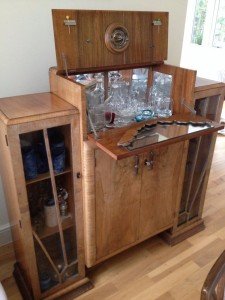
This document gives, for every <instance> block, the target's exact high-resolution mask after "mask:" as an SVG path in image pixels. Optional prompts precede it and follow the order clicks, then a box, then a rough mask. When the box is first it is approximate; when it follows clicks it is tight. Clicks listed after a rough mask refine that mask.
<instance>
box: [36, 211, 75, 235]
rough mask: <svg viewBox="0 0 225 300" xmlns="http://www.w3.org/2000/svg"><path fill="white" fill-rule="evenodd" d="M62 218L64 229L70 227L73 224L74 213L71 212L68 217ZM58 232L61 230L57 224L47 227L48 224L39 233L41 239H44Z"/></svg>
mask: <svg viewBox="0 0 225 300" xmlns="http://www.w3.org/2000/svg"><path fill="white" fill-rule="evenodd" d="M61 220H62V229H63V230H65V229H68V228H70V227H72V226H73V219H72V215H71V214H69V215H68V216H66V217H61ZM33 230H34V229H33ZM34 231H35V230H34ZM57 232H59V228H58V225H57V226H55V227H47V226H45V227H44V229H43V230H42V231H41V232H40V233H38V236H39V238H40V239H44V238H46V237H48V236H50V235H53V234H55V233H57Z"/></svg>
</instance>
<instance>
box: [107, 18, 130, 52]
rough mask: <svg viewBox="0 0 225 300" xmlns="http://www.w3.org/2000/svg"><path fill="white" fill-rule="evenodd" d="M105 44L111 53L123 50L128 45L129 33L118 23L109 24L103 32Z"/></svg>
mask: <svg viewBox="0 0 225 300" xmlns="http://www.w3.org/2000/svg"><path fill="white" fill-rule="evenodd" d="M105 44H106V47H107V48H108V49H109V51H111V52H113V53H121V52H123V51H125V50H126V49H127V47H128V46H129V33H128V30H127V29H126V27H124V26H123V25H121V24H118V23H113V24H111V25H109V26H108V28H107V29H106V32H105Z"/></svg>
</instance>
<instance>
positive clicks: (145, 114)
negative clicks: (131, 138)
mask: <svg viewBox="0 0 225 300" xmlns="http://www.w3.org/2000/svg"><path fill="white" fill-rule="evenodd" d="M153 117H154V112H153V111H152V110H151V109H144V110H142V112H141V114H139V115H137V116H136V117H135V120H136V122H141V121H144V120H149V119H153Z"/></svg>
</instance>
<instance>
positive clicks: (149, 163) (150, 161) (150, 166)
mask: <svg viewBox="0 0 225 300" xmlns="http://www.w3.org/2000/svg"><path fill="white" fill-rule="evenodd" d="M145 166H147V168H148V170H152V169H153V166H154V152H152V151H151V152H150V153H149V157H148V159H145Z"/></svg>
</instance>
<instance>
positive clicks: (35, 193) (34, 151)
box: [9, 116, 84, 299]
mask: <svg viewBox="0 0 225 300" xmlns="http://www.w3.org/2000/svg"><path fill="white" fill-rule="evenodd" d="M65 121H66V122H65ZM61 122H62V123H60V120H54V121H53V120H42V121H40V122H39V121H38V122H33V123H32V127H31V124H29V123H27V124H21V125H19V126H18V128H16V129H15V131H16V130H18V135H16V143H15V139H12V133H9V146H10V149H12V148H13V149H12V152H11V155H12V157H17V161H18V162H17V163H16V162H15V165H14V170H17V172H15V178H16V184H17V193H18V197H23V199H24V205H26V206H25V207H26V216H25V214H24V212H23V211H22V210H21V214H22V220H21V223H22V224H23V223H24V222H25V217H26V227H27V228H24V229H23V230H24V234H26V233H29V235H28V234H26V235H27V237H26V238H27V240H28V241H26V245H27V251H29V252H28V254H29V256H28V257H32V270H31V271H30V272H31V273H32V274H33V276H32V277H31V285H32V289H33V292H34V295H35V299H39V298H42V297H45V296H47V295H50V294H52V293H54V292H56V291H57V290H59V289H62V288H63V287H65V286H68V284H69V283H70V282H71V283H72V282H75V281H77V280H78V279H79V278H81V277H82V276H83V275H84V259H83V240H82V239H83V232H82V222H83V220H82V206H81V200H82V199H81V194H80V193H81V182H80V179H79V180H78V179H77V180H75V179H74V174H78V172H80V170H81V166H80V148H79V143H78V141H77V137H78V136H79V127H78V124H79V123H78V120H77V119H75V117H73V116H71V117H67V118H64V119H63V120H61ZM54 124H55V125H57V126H53V125H54ZM31 130H33V131H31ZM12 131H13V129H12ZM14 136H15V134H14ZM13 141H14V143H13ZM18 165H19V166H20V168H18ZM16 166H17V169H16ZM22 166H23V167H22ZM78 177H79V176H78ZM19 201H20V198H19ZM23 210H24V209H23ZM24 227H25V226H24ZM22 228H23V226H22ZM28 230H29V231H28ZM25 231H26V232H25ZM30 235H32V236H33V240H32V239H31V237H30ZM24 246H25V245H24ZM35 262H36V263H35ZM22 267H23V266H22ZM79 276H80V277H79ZM83 277H84V276H83Z"/></svg>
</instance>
